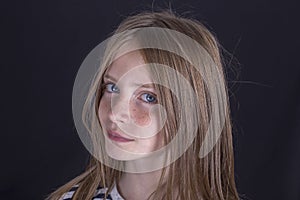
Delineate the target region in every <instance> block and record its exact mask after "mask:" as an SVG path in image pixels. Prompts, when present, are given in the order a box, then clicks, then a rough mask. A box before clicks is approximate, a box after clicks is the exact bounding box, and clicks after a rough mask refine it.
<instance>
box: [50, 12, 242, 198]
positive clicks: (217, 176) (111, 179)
mask: <svg viewBox="0 0 300 200" xmlns="http://www.w3.org/2000/svg"><path fill="white" fill-rule="evenodd" d="M144 27H159V28H165V29H171V30H175V31H178V32H180V33H183V34H185V35H187V36H189V37H190V38H192V39H194V40H195V41H197V42H198V43H199V44H200V45H201V46H202V47H203V48H204V49H205V50H206V51H207V53H208V55H209V56H210V57H211V58H212V60H213V62H214V63H215V65H214V66H213V67H217V68H218V71H219V72H221V77H220V79H221V80H220V81H221V82H223V83H224V89H225V91H226V99H220V101H222V102H225V104H226V112H225V113H226V114H225V122H224V126H223V129H222V132H221V135H220V137H219V139H218V141H217V143H216V144H215V145H214V148H213V149H212V150H211V151H210V153H209V154H208V155H206V156H205V157H203V158H200V157H199V151H200V147H201V144H202V142H203V140H204V138H205V134H206V130H207V129H208V124H209V122H210V117H211V115H212V113H211V110H212V108H211V106H212V104H211V96H210V94H209V92H208V90H207V87H206V85H205V81H204V80H203V77H201V74H200V73H199V72H198V71H197V70H196V69H195V68H194V67H193V66H192V64H191V63H190V62H188V61H186V60H185V59H184V58H182V57H180V56H178V55H175V54H174V53H171V52H168V51H164V50H161V49H154V48H147V49H140V50H139V52H140V53H141V54H142V56H143V59H144V61H145V63H159V64H163V65H167V66H169V67H172V68H173V69H174V70H176V71H177V72H179V73H180V74H181V75H182V76H183V77H184V78H185V79H186V80H188V81H189V83H190V85H191V86H192V87H193V89H194V91H195V93H196V96H197V98H198V99H199V103H198V104H197V105H195V106H196V108H197V110H199V113H198V116H197V117H198V118H199V121H200V123H199V125H198V129H197V133H196V137H195V139H194V140H193V142H192V144H191V145H190V146H189V148H188V149H187V150H186V151H185V152H184V153H183V155H182V156H181V157H180V158H178V159H177V160H176V161H175V162H173V163H171V164H170V165H169V166H168V170H166V169H165V168H164V169H163V171H162V175H161V178H160V181H159V185H158V187H157V189H156V190H155V191H154V192H153V193H152V195H151V196H150V197H149V199H155V200H157V199H158V200H162V199H167V200H171V199H239V197H238V193H237V189H236V185H235V178H234V155H233V144H232V126H231V119H230V109H229V99H228V91H227V87H226V82H225V76H224V69H223V63H222V62H223V61H222V59H221V55H220V45H219V43H218V42H217V40H216V38H215V37H214V36H213V34H212V33H211V32H210V31H209V30H208V29H207V28H206V27H205V26H204V25H203V24H201V23H200V22H198V21H196V20H192V19H187V18H183V17H179V16H176V15H174V14H173V13H171V12H170V11H164V12H143V13H140V14H138V15H134V16H131V17H128V18H127V19H125V20H124V21H123V22H122V23H121V24H120V25H119V27H118V28H117V30H116V31H115V33H121V32H123V31H126V30H134V29H138V28H144ZM133 36H134V35H133ZM133 36H131V37H133ZM139 42H143V41H139ZM199 59H200V60H201V59H204V58H203V57H201V55H199ZM107 62H109V61H107ZM106 64H107V63H105V65H106ZM104 73H105V69H103V70H102V71H100V72H99V73H98V74H97V75H96V78H95V81H94V82H93V84H92V85H91V88H90V91H89V94H88V97H87V100H86V103H85V105H84V110H83V120H84V121H85V124H86V126H87V129H88V130H89V132H90V134H91V138H94V139H99V129H101V125H100V124H99V118H98V117H99V116H98V114H97V110H98V106H99V102H100V100H101V90H99V85H101V82H102V78H103V77H102V76H103V74H104ZM151 73H152V74H153V75H154V76H155V77H156V78H157V79H164V80H165V81H166V82H168V84H170V85H171V84H175V85H176V84H177V85H178V82H176V80H173V79H171V78H168V77H167V75H166V73H161V71H157V70H156V68H153V69H152V71H151ZM156 87H157V90H158V99H159V100H160V101H159V102H160V104H161V105H163V106H164V107H165V109H166V110H167V111H168V113H167V114H168V118H167V121H166V123H165V126H164V128H163V131H164V137H165V141H166V143H167V142H170V141H171V140H172V138H174V132H176V131H175V130H177V129H178V127H179V124H178V123H179V121H180V119H179V118H180V117H183V116H179V115H178V114H177V113H178V109H180V108H179V106H178V102H177V100H176V97H175V96H174V94H172V92H171V91H170V90H168V89H166V88H165V87H161V86H156ZM180 89H181V88H180V85H178V90H180ZM93 97H95V98H93ZM185 117H188V116H185ZM97 134H98V135H97ZM95 145H99V144H98V143H97V142H96V143H95ZM99 152H100V154H103V155H100V156H102V157H103V158H104V159H110V158H107V155H105V150H104V149H102V150H101V151H99ZM121 176H122V172H121V171H120V170H116V169H114V168H112V167H108V166H106V165H104V164H103V163H102V162H100V161H99V160H98V159H96V158H94V157H91V159H90V164H89V166H88V167H87V169H86V171H85V172H84V173H82V174H81V175H79V176H78V177H76V178H74V179H73V180H71V181H70V182H68V183H67V184H65V185H63V186H61V187H60V188H58V189H57V190H56V191H55V192H53V193H52V194H51V195H50V196H49V197H48V199H49V200H50V199H51V200H56V199H59V198H60V197H62V195H63V194H64V193H66V192H68V191H69V190H70V189H71V188H72V187H73V186H74V185H78V189H77V191H76V193H75V194H74V197H73V199H92V197H93V196H94V194H95V191H96V189H97V187H99V186H101V187H107V188H108V190H107V194H108V193H109V192H110V191H111V190H112V188H113V186H114V184H116V183H118V182H119V180H120V177H121Z"/></svg>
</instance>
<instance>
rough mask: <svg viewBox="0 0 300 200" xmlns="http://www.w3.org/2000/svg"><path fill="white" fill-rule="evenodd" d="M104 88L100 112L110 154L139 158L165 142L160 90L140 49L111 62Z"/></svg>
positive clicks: (106, 145) (121, 157) (125, 157)
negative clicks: (157, 89)
mask: <svg viewBox="0 0 300 200" xmlns="http://www.w3.org/2000/svg"><path fill="white" fill-rule="evenodd" d="M102 91H103V95H102V97H101V100H100V105H99V109H98V114H99V119H100V123H101V126H102V129H103V133H104V136H105V148H106V151H107V153H108V155H109V156H110V157H112V158H114V159H117V160H132V159H137V158H140V157H144V156H146V155H147V154H149V153H151V152H153V151H155V150H158V149H159V148H160V147H162V146H163V139H162V134H161V132H160V130H161V120H160V118H159V106H158V105H159V104H158V102H157V95H156V94H157V92H156V90H155V89H154V86H153V83H152V80H151V76H150V73H149V70H147V66H146V65H145V62H144V60H143V58H142V55H141V54H140V53H139V52H138V51H134V52H130V53H127V54H125V55H123V56H121V57H119V58H118V59H117V60H115V61H114V62H113V63H112V65H111V66H110V67H109V69H108V70H107V71H106V73H105V74H104V80H103V85H102Z"/></svg>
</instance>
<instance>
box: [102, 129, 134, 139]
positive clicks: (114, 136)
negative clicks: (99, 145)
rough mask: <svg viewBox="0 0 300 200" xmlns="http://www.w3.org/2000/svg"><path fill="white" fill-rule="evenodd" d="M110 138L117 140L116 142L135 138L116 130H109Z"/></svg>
mask: <svg viewBox="0 0 300 200" xmlns="http://www.w3.org/2000/svg"><path fill="white" fill-rule="evenodd" d="M107 135H108V138H109V139H111V140H113V141H115V142H132V141H134V140H133V139H129V138H126V137H123V136H122V135H121V134H120V133H118V132H115V131H107Z"/></svg>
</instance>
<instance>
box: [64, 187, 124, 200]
mask: <svg viewBox="0 0 300 200" xmlns="http://www.w3.org/2000/svg"><path fill="white" fill-rule="evenodd" d="M78 187H79V185H74V186H73V187H72V188H71V189H70V190H69V191H68V192H66V193H65V194H64V195H63V196H62V197H61V198H60V200H71V199H72V198H73V196H74V194H75V192H76V190H77V189H78ZM106 191H107V188H102V187H98V188H97V190H96V192H95V195H94V197H93V199H92V200H104V197H105V193H106ZM106 200H123V198H122V197H121V196H120V194H119V192H118V191H117V188H116V186H114V188H113V189H112V191H111V192H110V193H109V194H108V196H107V197H106Z"/></svg>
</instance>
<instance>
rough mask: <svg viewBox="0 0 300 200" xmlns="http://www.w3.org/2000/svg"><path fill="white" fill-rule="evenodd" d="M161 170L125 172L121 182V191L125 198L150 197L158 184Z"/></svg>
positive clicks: (141, 199) (142, 199) (141, 198)
mask: <svg viewBox="0 0 300 200" xmlns="http://www.w3.org/2000/svg"><path fill="white" fill-rule="evenodd" d="M160 176H161V170H158V171H153V172H147V173H126V172H125V173H124V174H122V177H121V179H120V182H119V192H120V193H121V195H122V196H123V197H124V199H130V200H136V199H138V200H144V199H148V197H149V196H150V195H151V193H152V192H154V191H155V190H156V188H157V186H158V183H159V179H160Z"/></svg>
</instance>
